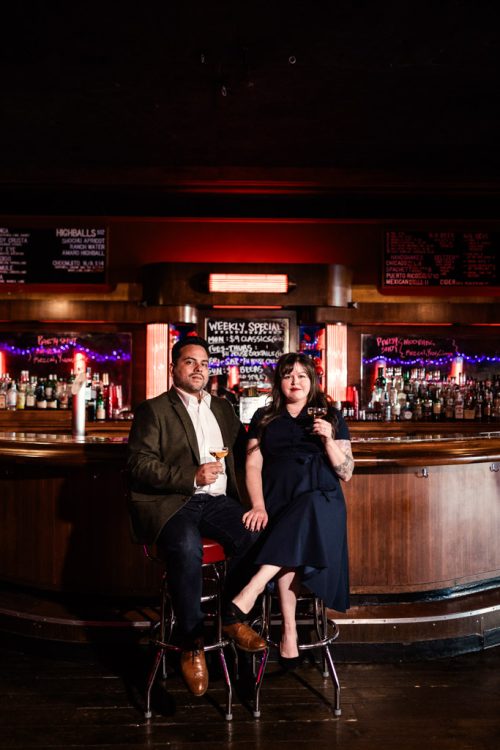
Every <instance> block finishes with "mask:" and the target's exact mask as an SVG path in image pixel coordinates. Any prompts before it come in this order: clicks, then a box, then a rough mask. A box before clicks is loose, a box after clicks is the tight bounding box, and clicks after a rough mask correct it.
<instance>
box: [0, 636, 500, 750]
mask: <svg viewBox="0 0 500 750" xmlns="http://www.w3.org/2000/svg"><path fill="white" fill-rule="evenodd" d="M2 643H3V645H2V646H1V647H0V748H2V750H7V749H8V748H15V749H16V750H20V748H23V749H24V748H37V750H44V749H45V748H65V749H66V748H72V749H73V748H94V749H96V748H111V749H112V750H119V748H127V750H135V749H137V748H155V747H170V748H176V749H177V748H180V749H181V750H187V749H188V748H194V747H200V748H201V747H202V748H203V749H204V750H212V748H214V749H215V748H217V749H218V750H220V748H221V747H222V748H223V747H227V748H232V749H234V750H240V749H241V750H243V749H245V750H246V749H247V748H252V749H253V748H256V749H259V748H280V747H282V748H285V747H286V748H314V750H323V748H325V749H326V748H329V749H331V748H335V747H345V748H348V749H349V750H361V749H363V750H365V749H366V750H377V749H378V748H397V749H398V750H413V748H415V749H417V748H418V750H445V749H446V750H462V749H463V750H465V749H466V748H467V750H498V748H500V648H494V649H490V650H488V651H483V652H480V653H476V654H467V655H464V656H458V657H454V658H450V659H446V660H434V661H421V662H416V663H408V662H399V663H384V664H374V663H369V664H367V663H365V664H348V663H342V664H339V665H338V673H339V677H340V681H341V684H342V716H341V717H339V718H335V717H334V715H333V712H332V710H331V704H330V701H331V698H332V690H331V687H330V683H329V682H328V681H327V680H323V678H322V677H321V675H320V673H319V671H318V669H317V668H316V666H315V665H313V664H309V663H308V664H304V665H303V666H302V667H301V668H300V669H299V670H298V671H297V672H295V673H291V674H283V673H282V672H281V670H280V669H279V667H278V665H277V664H275V663H270V665H269V669H268V674H267V675H266V679H265V682H264V686H263V689H262V716H261V718H260V719H258V720H255V719H253V717H252V715H251V713H250V712H249V711H248V709H247V708H246V707H245V704H244V696H241V695H240V696H238V697H237V699H236V705H235V707H234V719H233V721H232V722H226V721H225V720H224V718H223V717H222V715H221V707H222V705H223V703H224V689H223V683H222V680H221V678H220V676H218V675H217V674H214V679H213V680H212V684H211V687H210V689H209V692H208V694H207V696H205V697H204V698H201V699H195V698H192V697H191V696H190V695H189V694H188V692H187V691H186V690H185V688H184V686H183V684H182V682H181V680H180V679H179V677H178V676H176V674H173V675H172V676H171V677H169V679H168V681H167V682H168V692H167V691H165V690H164V689H160V690H158V691H157V692H156V694H155V710H154V714H153V718H152V719H151V720H150V721H145V720H144V718H143V716H142V713H141V701H142V691H143V683H144V680H145V672H146V670H147V668H148V666H149V663H150V653H149V650H146V649H145V648H144V647H141V648H137V649H134V648H131V647H127V649H126V650H125V651H124V652H123V653H122V654H121V655H120V652H119V651H117V650H115V649H112V648H109V647H108V648H107V649H105V650H102V651H100V652H99V651H95V650H92V651H90V650H89V649H87V648H80V650H79V651H77V650H75V647H73V648H72V649H71V650H70V651H68V650H65V651H63V650H61V647H57V648H54V647H48V646H43V648H40V647H36V648H34V647H33V646H32V645H31V644H26V643H25V644H22V645H21V644H19V643H8V642H6V640H5V639H3V641H2ZM214 666H215V665H214ZM242 698H243V700H242Z"/></svg>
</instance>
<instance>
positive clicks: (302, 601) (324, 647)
mask: <svg viewBox="0 0 500 750" xmlns="http://www.w3.org/2000/svg"><path fill="white" fill-rule="evenodd" d="M275 602H278V597H277V595H276V594H275V592H274V584H269V585H268V586H267V588H266V591H265V593H264V595H263V597H262V614H261V615H260V616H259V617H258V618H257V619H256V620H254V621H253V623H252V627H254V628H255V629H256V630H257V631H259V632H260V634H261V635H262V637H263V638H265V639H266V640H267V642H268V643H269V645H270V646H274V647H276V648H279V644H278V643H276V642H275V641H273V640H272V638H271V626H272V624H273V622H274V621H278V619H279V617H280V612H279V611H274V612H273V603H275ZM304 609H305V611H304ZM297 613H298V616H299V619H298V621H299V622H300V624H303V622H304V620H306V622H307V621H309V623H310V624H311V625H313V627H314V636H315V638H314V639H311V640H310V641H309V642H307V643H306V642H301V641H299V644H298V646H299V654H300V653H303V652H306V651H311V650H313V649H320V650H321V665H322V676H323V677H325V678H326V677H330V678H331V681H332V685H333V691H334V709H333V712H334V714H335V716H340V715H341V713H342V711H341V708H340V682H339V678H338V676H337V671H336V669H335V664H334V662H333V658H332V655H331V652H330V645H331V644H332V643H333V641H335V640H336V639H337V638H338V637H339V632H340V631H339V627H338V625H337V623H336V622H335V621H334V620H332V619H331V618H329V617H328V616H327V614H326V607H325V604H324V602H323V601H322V600H321V599H319V598H318V597H317V596H314V594H311V593H310V592H308V591H304V590H303V591H302V592H301V594H300V596H299V597H298V598H297ZM264 668H265V664H264ZM263 677H264V675H262V677H261V680H260V682H262V679H263ZM259 690H260V685H259ZM255 704H256V706H257V707H258V696H256V698H255ZM255 715H256V714H255V712H254V716H255ZM257 716H260V711H259V713H258V714H257Z"/></svg>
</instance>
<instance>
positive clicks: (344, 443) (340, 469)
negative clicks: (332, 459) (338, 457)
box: [333, 440, 354, 481]
mask: <svg viewBox="0 0 500 750" xmlns="http://www.w3.org/2000/svg"><path fill="white" fill-rule="evenodd" d="M337 442H338V443H340V445H339V448H341V449H342V451H343V453H344V456H345V459H344V461H342V463H340V464H335V465H334V466H333V470H334V471H335V473H336V474H337V475H338V476H339V477H340V478H341V479H344V480H345V481H347V480H348V479H350V478H351V476H352V472H353V470H354V459H353V457H352V451H351V443H350V441H349V440H339V441H337Z"/></svg>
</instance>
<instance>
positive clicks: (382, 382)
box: [375, 367, 387, 395]
mask: <svg viewBox="0 0 500 750" xmlns="http://www.w3.org/2000/svg"><path fill="white" fill-rule="evenodd" d="M386 386H387V380H386V379H385V377H384V368H383V367H379V368H378V375H377V378H376V380H375V388H376V390H377V393H379V394H380V395H381V394H382V393H384V391H385V390H386Z"/></svg>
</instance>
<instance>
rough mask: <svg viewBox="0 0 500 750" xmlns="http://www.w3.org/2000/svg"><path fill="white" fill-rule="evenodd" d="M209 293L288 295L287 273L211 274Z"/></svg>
mask: <svg viewBox="0 0 500 750" xmlns="http://www.w3.org/2000/svg"><path fill="white" fill-rule="evenodd" d="M208 291H209V292H250V293H260V294H266V293H268V294H286V293H287V292H288V276H287V274H286V273H211V274H210V275H209V277H208Z"/></svg>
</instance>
